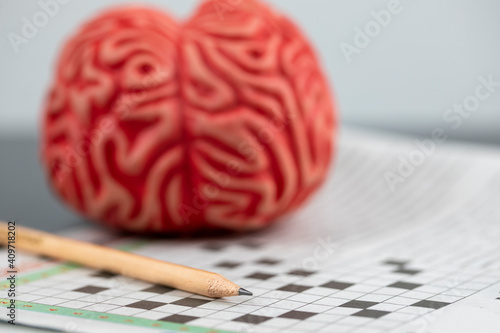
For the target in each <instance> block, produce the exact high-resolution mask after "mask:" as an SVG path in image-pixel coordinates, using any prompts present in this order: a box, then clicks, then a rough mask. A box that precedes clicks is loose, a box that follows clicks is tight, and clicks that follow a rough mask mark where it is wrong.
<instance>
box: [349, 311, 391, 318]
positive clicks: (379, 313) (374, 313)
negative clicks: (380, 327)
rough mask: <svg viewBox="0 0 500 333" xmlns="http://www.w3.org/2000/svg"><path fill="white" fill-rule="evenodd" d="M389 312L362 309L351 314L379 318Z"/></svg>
mask: <svg viewBox="0 0 500 333" xmlns="http://www.w3.org/2000/svg"><path fill="white" fill-rule="evenodd" d="M389 313H390V312H387V311H379V310H369V309H364V310H361V311H359V312H356V313H353V314H352V315H351V316H356V317H365V318H380V317H382V316H385V315H386V314H389Z"/></svg>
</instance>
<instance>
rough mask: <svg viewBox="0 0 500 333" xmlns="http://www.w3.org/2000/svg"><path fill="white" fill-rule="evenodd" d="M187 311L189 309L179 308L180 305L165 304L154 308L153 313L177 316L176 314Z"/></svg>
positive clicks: (185, 307)
mask: <svg viewBox="0 0 500 333" xmlns="http://www.w3.org/2000/svg"><path fill="white" fill-rule="evenodd" d="M188 309H190V307H187V306H180V305H175V304H165V305H162V306H159V307H157V308H155V311H158V312H165V313H171V314H177V313H181V312H184V311H186V310H188Z"/></svg>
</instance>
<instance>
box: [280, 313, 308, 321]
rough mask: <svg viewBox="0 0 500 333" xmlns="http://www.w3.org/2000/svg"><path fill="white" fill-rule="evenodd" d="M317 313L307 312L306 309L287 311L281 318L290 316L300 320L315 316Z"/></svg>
mask: <svg viewBox="0 0 500 333" xmlns="http://www.w3.org/2000/svg"><path fill="white" fill-rule="evenodd" d="M315 315H317V313H314V312H306V311H290V312H287V313H283V314H282V315H281V316H279V317H280V318H289V319H298V320H306V319H307V318H309V317H312V316H315Z"/></svg>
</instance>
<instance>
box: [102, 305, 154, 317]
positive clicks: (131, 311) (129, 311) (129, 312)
mask: <svg viewBox="0 0 500 333" xmlns="http://www.w3.org/2000/svg"><path fill="white" fill-rule="evenodd" d="M144 311H145V310H144V309H136V308H128V307H126V306H123V307H119V308H116V309H112V310H109V311H106V313H112V314H118V315H123V316H133V315H135V314H137V313H139V312H144Z"/></svg>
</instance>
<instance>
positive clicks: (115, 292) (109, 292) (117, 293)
mask: <svg viewBox="0 0 500 333" xmlns="http://www.w3.org/2000/svg"><path fill="white" fill-rule="evenodd" d="M128 293H130V290H127V289H122V288H113V289H108V290H104V291H101V292H100V293H99V295H101V296H111V297H119V296H123V295H126V294H128Z"/></svg>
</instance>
